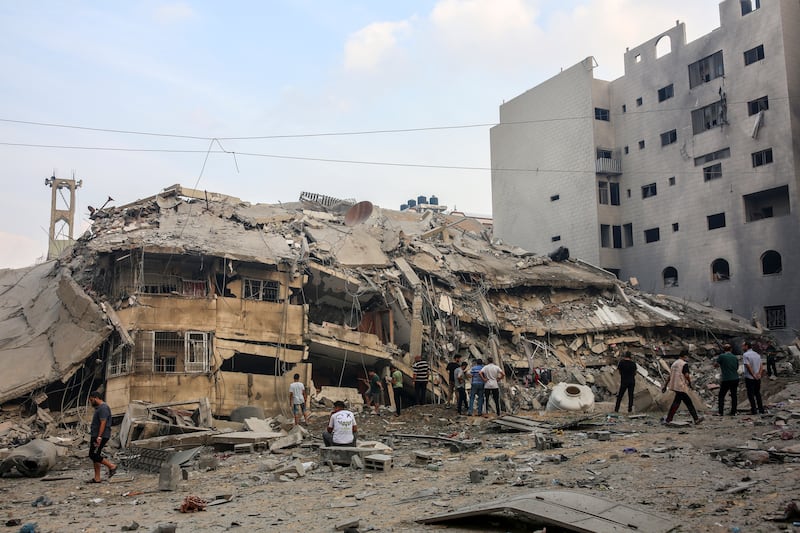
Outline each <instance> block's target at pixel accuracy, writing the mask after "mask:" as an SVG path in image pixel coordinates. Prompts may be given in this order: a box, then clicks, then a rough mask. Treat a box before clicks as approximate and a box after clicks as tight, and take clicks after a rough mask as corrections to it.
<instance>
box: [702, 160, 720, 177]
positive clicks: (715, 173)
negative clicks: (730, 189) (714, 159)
mask: <svg viewBox="0 0 800 533" xmlns="http://www.w3.org/2000/svg"><path fill="white" fill-rule="evenodd" d="M721 177H722V163H714V164H713V165H709V166H707V167H703V181H711V180H716V179H720V178H721Z"/></svg>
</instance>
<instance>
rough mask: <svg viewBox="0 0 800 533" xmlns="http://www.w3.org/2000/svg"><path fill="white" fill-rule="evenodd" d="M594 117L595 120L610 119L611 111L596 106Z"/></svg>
mask: <svg viewBox="0 0 800 533" xmlns="http://www.w3.org/2000/svg"><path fill="white" fill-rule="evenodd" d="M594 118H595V120H605V121H608V120H609V112H608V109H603V108H602V107H595V108H594Z"/></svg>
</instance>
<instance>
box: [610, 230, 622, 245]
mask: <svg viewBox="0 0 800 533" xmlns="http://www.w3.org/2000/svg"><path fill="white" fill-rule="evenodd" d="M611 237H612V238H613V241H614V248H622V226H611Z"/></svg>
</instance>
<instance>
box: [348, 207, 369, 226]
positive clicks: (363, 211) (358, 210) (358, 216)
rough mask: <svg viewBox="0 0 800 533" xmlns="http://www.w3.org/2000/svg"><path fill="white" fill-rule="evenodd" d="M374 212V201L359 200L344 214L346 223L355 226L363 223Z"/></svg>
mask: <svg viewBox="0 0 800 533" xmlns="http://www.w3.org/2000/svg"><path fill="white" fill-rule="evenodd" d="M371 214H372V202H367V201H364V202H358V203H357V204H356V205H354V206H353V207H351V208H350V209H348V210H347V213H345V214H344V225H345V226H355V225H357V224H361V223H362V222H364V221H365V220H367V219H368V218H369V216H370V215H371Z"/></svg>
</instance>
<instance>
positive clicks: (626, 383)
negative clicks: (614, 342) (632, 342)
mask: <svg viewBox="0 0 800 533" xmlns="http://www.w3.org/2000/svg"><path fill="white" fill-rule="evenodd" d="M617 370H619V392H617V404H616V405H615V406H614V412H615V413H619V404H620V403H622V397H623V396H624V395H625V392H626V391H627V393H628V412H629V413H630V412H631V411H633V389H634V387H635V386H636V363H634V362H633V360H632V359H631V352H625V355H623V356H622V359H621V360H620V362H619V363H618V364H617Z"/></svg>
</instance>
